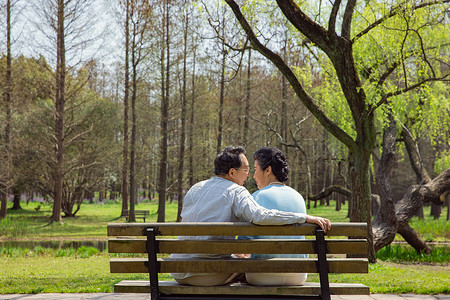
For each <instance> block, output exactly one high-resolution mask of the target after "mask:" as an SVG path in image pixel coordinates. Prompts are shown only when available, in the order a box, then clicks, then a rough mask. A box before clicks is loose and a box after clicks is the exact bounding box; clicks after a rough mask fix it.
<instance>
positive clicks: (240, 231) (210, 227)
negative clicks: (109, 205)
mask: <svg viewBox="0 0 450 300" xmlns="http://www.w3.org/2000/svg"><path fill="white" fill-rule="evenodd" d="M150 226H153V227H157V228H158V231H159V233H160V235H162V236H180V235H187V236H195V235H219V236H221V235H230V236H235V235H314V232H315V228H316V226H315V225H313V224H294V225H283V226H258V225H254V224H252V223H245V222H239V223H232V222H225V223H109V224H108V226H107V231H108V236H144V235H145V229H146V228H147V227H150ZM327 235H328V236H333V235H334V236H361V237H367V224H366V223H332V225H331V230H329V231H328V232H327Z"/></svg>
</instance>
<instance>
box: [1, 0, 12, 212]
mask: <svg viewBox="0 0 450 300" xmlns="http://www.w3.org/2000/svg"><path fill="white" fill-rule="evenodd" d="M11 60H12V55H11V2H10V0H7V1H6V81H5V106H6V107H5V113H6V124H5V137H4V138H5V146H4V149H5V155H4V157H5V163H4V168H5V169H4V171H5V172H6V176H5V177H6V181H5V183H4V184H1V183H0V200H1V207H0V219H4V218H6V215H7V207H8V185H9V183H8V181H9V180H10V174H11V170H10V167H11V159H10V157H11V156H10V136H11V87H12V65H11Z"/></svg>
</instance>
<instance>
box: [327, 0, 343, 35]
mask: <svg viewBox="0 0 450 300" xmlns="http://www.w3.org/2000/svg"><path fill="white" fill-rule="evenodd" d="M340 5H341V0H336V1H334V4H333V8H332V9H331V14H330V19H329V20H328V36H330V35H331V34H335V33H336V17H337V13H338V12H339V6H340Z"/></svg>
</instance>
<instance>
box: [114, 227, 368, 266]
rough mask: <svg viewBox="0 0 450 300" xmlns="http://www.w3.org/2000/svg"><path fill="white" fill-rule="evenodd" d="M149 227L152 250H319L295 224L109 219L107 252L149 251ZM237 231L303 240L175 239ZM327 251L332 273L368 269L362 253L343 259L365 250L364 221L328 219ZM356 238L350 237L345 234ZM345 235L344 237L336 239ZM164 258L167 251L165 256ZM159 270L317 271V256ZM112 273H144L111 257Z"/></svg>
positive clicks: (312, 231)
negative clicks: (355, 256)
mask: <svg viewBox="0 0 450 300" xmlns="http://www.w3.org/2000/svg"><path fill="white" fill-rule="evenodd" d="M148 228H152V231H153V232H154V233H156V235H157V236H158V238H157V239H156V240H155V242H154V245H153V247H154V248H153V249H156V252H157V253H162V254H170V253H196V254H201V253H205V254H232V253H254V254H315V253H317V241H316V228H317V227H316V226H314V225H311V224H301V225H300V224H296V225H283V226H259V225H254V224H251V223H111V224H108V236H110V237H111V238H110V239H109V241H108V249H109V252H110V253H148V251H147V249H148V248H149V247H150V245H148V243H147V239H145V237H146V236H147V230H148ZM199 235H206V236H237V235H266V236H267V235H270V236H286V235H290V236H291V235H303V236H306V237H307V239H305V240H292V239H285V240H283V239H277V240H264V239H258V240H234V239H233V240H189V239H187V240H178V239H176V237H177V236H199ZM326 236H327V237H329V238H327V239H326V242H325V244H326V253H327V254H328V256H329V258H328V259H327V261H328V271H329V272H330V273H367V272H368V262H367V259H364V258H362V259H361V258H346V257H345V255H344V254H355V255H365V254H367V240H366V237H367V225H366V224H365V223H332V229H331V230H329V231H328V232H327V233H326ZM355 236H356V237H358V238H348V237H355ZM336 237H345V238H336ZM166 257H167V255H166ZM158 264H159V265H158V272H161V273H170V272H193V273H202V272H219V273H223V272H308V273H316V272H318V268H317V258H315V257H314V256H312V257H311V258H309V259H281V258H280V259H270V260H258V263H257V264H256V263H254V261H253V260H251V259H236V260H233V261H232V262H231V261H230V260H208V259H206V260H201V259H196V260H189V259H188V260H171V259H167V258H164V255H163V257H162V258H160V259H159V261H158ZM111 272H113V273H146V272H148V268H147V266H146V263H145V261H144V260H143V259H139V258H134V259H133V258H128V259H117V258H113V259H111Z"/></svg>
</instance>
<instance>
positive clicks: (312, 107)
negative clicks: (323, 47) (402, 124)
mask: <svg viewBox="0 0 450 300" xmlns="http://www.w3.org/2000/svg"><path fill="white" fill-rule="evenodd" d="M226 2H227V4H228V5H229V6H230V7H231V9H232V10H233V13H234V15H235V16H236V18H237V20H238V21H239V23H240V24H241V26H242V28H243V29H244V31H245V33H246V35H247V37H248V39H249V40H250V43H251V45H252V46H253V48H254V49H256V50H257V51H258V52H259V53H261V54H262V55H263V56H264V57H266V58H267V59H269V60H270V61H271V62H272V63H273V64H274V65H275V66H276V67H277V68H278V69H279V70H280V72H281V73H282V74H283V75H284V76H285V77H286V79H287V80H288V81H289V83H290V84H291V86H292V88H293V89H294V91H295V93H296V94H297V96H298V97H299V99H300V101H301V102H302V103H303V104H304V105H305V106H306V108H307V109H308V110H309V111H310V112H311V113H312V114H313V115H314V117H315V118H316V119H317V120H318V121H319V123H320V124H322V126H324V128H325V129H326V130H327V131H329V132H330V133H331V134H333V136H335V137H336V138H337V139H338V140H339V141H341V142H342V143H344V144H345V145H346V146H347V147H349V148H350V149H352V148H355V147H356V143H355V141H354V140H353V139H352V137H351V136H350V135H348V134H347V133H346V132H345V131H344V130H342V129H341V128H339V126H337V125H336V124H335V123H334V122H333V121H332V120H330V119H329V118H328V117H327V116H326V115H325V113H324V112H323V111H322V110H321V109H320V107H319V106H317V105H316V104H315V103H314V100H313V99H312V98H311V97H310V96H309V95H308V94H307V93H306V91H305V90H304V89H303V86H302V85H301V84H300V82H299V80H298V79H297V77H296V76H295V74H294V73H293V71H292V70H291V69H290V68H289V66H287V64H286V63H285V62H284V61H283V59H282V58H281V57H280V56H279V55H278V54H276V53H274V52H273V51H271V50H270V49H268V48H267V47H266V46H264V45H263V44H261V42H260V41H259V40H258V38H257V37H256V35H255V33H254V32H253V30H252V28H251V27H250V24H249V23H248V22H247V20H246V19H245V17H244V16H243V15H242V12H241V10H240V9H239V6H238V5H237V4H236V2H235V1H233V0H226ZM308 19H309V18H308ZM311 22H312V21H311ZM323 33H324V31H323V32H322V34H323ZM312 41H313V42H314V40H312Z"/></svg>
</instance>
